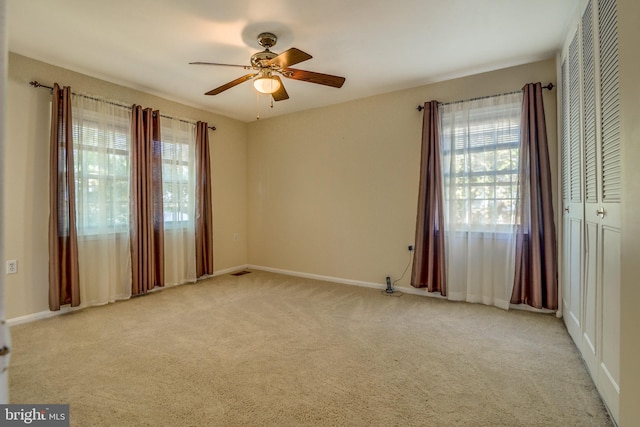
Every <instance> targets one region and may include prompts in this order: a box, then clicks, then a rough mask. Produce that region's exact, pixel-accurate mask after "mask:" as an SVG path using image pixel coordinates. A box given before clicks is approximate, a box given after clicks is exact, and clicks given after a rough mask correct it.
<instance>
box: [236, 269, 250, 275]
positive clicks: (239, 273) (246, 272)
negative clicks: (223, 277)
mask: <svg viewBox="0 0 640 427" xmlns="http://www.w3.org/2000/svg"><path fill="white" fill-rule="evenodd" d="M249 273H251V272H250V271H247V270H244V271H238V272H236V273H231V275H232V276H243V275H245V274H249Z"/></svg>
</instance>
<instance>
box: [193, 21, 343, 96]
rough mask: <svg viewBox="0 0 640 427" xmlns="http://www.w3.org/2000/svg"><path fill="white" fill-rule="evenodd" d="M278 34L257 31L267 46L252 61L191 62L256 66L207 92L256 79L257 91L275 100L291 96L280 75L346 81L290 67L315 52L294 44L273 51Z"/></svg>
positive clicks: (339, 84)
mask: <svg viewBox="0 0 640 427" xmlns="http://www.w3.org/2000/svg"><path fill="white" fill-rule="evenodd" d="M277 41H278V38H277V37H276V35H275V34H273V33H261V34H259V35H258V44H259V45H260V46H262V47H264V48H265V50H263V51H262V52H258V53H255V54H253V55H251V65H234V64H220V63H215V62H190V64H195V65H220V66H225V67H241V68H244V69H245V70H254V71H256V72H255V73H250V74H246V75H244V76H242V77H239V78H237V79H235V80H233V81H231V82H229V83H227V84H224V85H222V86H220V87H217V88H215V89H213V90H210V91H209V92H207V93H205V95H217V94H219V93H221V92H224V91H225V90H227V89H231V88H232V87H234V86H237V85H239V84H240V83H244V82H246V81H247V80H252V79H253V85H254V87H255V88H256V90H257V91H258V92H262V93H267V94H271V96H272V97H273V100H274V101H283V100H285V99H289V94H287V91H286V89H285V88H284V84H283V83H282V80H281V79H280V76H283V77H286V78H288V79H294V80H301V81H305V82H310V83H316V84H320V85H325V86H331V87H336V88H340V87H342V85H343V84H344V81H345V78H344V77H339V76H332V75H330V74H322V73H315V72H313V71H305V70H298V69H294V68H289V67H290V66H291V65H295V64H298V63H300V62H303V61H306V60H308V59H311V58H312V56H311V55H309V54H308V53H306V52H303V51H301V50H300V49H296V48H295V47H292V48H291V49H289V50H286V51H284V52H282V53H281V54H279V55H278V54H277V53H274V52H271V51H270V50H269V48H271V47H273V46H275V44H276V42H277Z"/></svg>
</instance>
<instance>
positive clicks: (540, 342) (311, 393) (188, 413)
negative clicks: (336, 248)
mask: <svg viewBox="0 0 640 427" xmlns="http://www.w3.org/2000/svg"><path fill="white" fill-rule="evenodd" d="M12 334H13V357H12V359H11V361H12V366H11V368H10V398H11V402H12V403H69V404H70V405H71V425H74V426H218V425H220V426H237V425H250V426H253V425H268V426H289V425H291V426H299V425H334V426H340V425H348V426H358V425H363V426H609V425H612V424H611V422H610V421H609V418H608V416H607V413H606V411H605V408H604V407H603V405H602V402H601V400H600V398H599V396H598V393H597V392H596V390H595V388H594V386H593V383H592V381H591V379H590V378H589V376H588V374H587V372H586V370H585V368H584V365H583V364H582V362H581V359H580V356H579V354H578V352H577V350H576V349H575V347H574V345H573V344H572V342H571V340H570V338H569V336H568V334H567V332H566V330H565V328H564V326H563V324H562V321H561V320H558V319H556V318H555V317H553V316H551V315H540V314H533V313H527V312H521V311H509V312H506V311H502V310H499V309H496V308H491V307H485V306H480V305H474V304H466V303H453V302H448V301H443V300H437V299H434V298H426V297H420V296H413V295H403V296H401V297H387V296H384V295H382V294H381V292H380V291H379V290H375V289H367V288H359V287H354V286H347V285H340V284H333V283H326V282H320V281H313V280H307V279H300V278H293V277H288V276H282V275H277V274H272V273H266V272H260V271H254V272H253V273H251V274H247V275H244V276H240V277H235V276H230V275H226V276H219V277H216V278H213V279H209V280H206V281H202V282H200V283H198V284H196V285H183V286H180V287H177V288H171V289H166V290H163V291H161V292H156V293H152V294H150V295H148V296H145V297H142V298H135V299H132V300H130V301H124V302H118V303H115V304H110V305H108V306H103V307H94V308H90V309H86V310H81V311H78V312H75V313H72V314H67V315H63V316H58V317H53V318H50V319H46V320H41V321H38V322H33V323H29V324H23V325H18V326H15V327H13V328H12Z"/></svg>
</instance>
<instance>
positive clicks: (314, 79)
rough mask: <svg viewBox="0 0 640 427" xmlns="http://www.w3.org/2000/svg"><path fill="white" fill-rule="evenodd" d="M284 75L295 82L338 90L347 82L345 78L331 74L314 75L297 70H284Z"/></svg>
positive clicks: (310, 72)
mask: <svg viewBox="0 0 640 427" xmlns="http://www.w3.org/2000/svg"><path fill="white" fill-rule="evenodd" d="M282 75H283V76H285V77H288V78H290V79H294V80H302V81H305V82H310V83H316V84H319V85H325V86H332V87H337V88H340V87H342V85H343V84H344V81H345V78H344V77H340V76H332V75H331V74H322V73H314V72H313V71H305V70H296V69H293V68H285V69H284V70H282Z"/></svg>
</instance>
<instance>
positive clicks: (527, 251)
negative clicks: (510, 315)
mask: <svg viewBox="0 0 640 427" xmlns="http://www.w3.org/2000/svg"><path fill="white" fill-rule="evenodd" d="M523 92H524V98H523V101H522V125H521V146H520V147H521V148H520V185H519V194H518V207H517V217H518V218H519V219H520V225H519V227H518V231H517V236H516V265H515V279H514V286H513V293H512V295H511V303H512V304H528V305H530V306H532V307H535V308H547V309H550V310H557V308H558V265H557V258H556V254H557V246H556V245H557V243H556V228H555V223H554V219H553V218H554V217H553V196H552V193H551V167H550V164H549V148H548V145H547V128H546V123H545V116H544V105H543V101H542V85H541V84H540V83H528V84H527V85H525V87H524V88H523Z"/></svg>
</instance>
